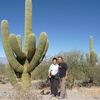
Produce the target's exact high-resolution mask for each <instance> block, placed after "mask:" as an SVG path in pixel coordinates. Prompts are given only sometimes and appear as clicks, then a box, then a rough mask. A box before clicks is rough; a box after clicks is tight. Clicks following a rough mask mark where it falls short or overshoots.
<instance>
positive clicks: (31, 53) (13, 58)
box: [1, 0, 48, 91]
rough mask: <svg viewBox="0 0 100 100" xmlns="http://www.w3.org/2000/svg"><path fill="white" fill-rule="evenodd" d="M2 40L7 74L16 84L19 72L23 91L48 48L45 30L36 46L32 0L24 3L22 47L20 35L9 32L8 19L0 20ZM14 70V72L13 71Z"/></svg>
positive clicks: (28, 85)
mask: <svg viewBox="0 0 100 100" xmlns="http://www.w3.org/2000/svg"><path fill="white" fill-rule="evenodd" d="M1 30H2V32H1V33H2V42H3V47H4V51H5V54H6V57H7V59H8V61H9V65H8V66H6V69H8V71H9V72H8V74H9V75H8V76H12V77H11V78H9V80H10V82H11V83H12V85H14V84H16V82H17V80H16V74H15V72H17V73H20V74H22V75H21V79H22V83H23V85H22V86H23V89H24V90H25V91H27V90H28V88H29V87H30V83H31V82H30V80H31V77H30V76H31V75H29V74H30V73H31V72H32V71H33V70H34V69H35V68H36V67H37V66H38V65H39V64H40V63H41V62H42V60H43V58H44V56H45V55H46V52H47V50H48V38H47V35H46V33H45V32H42V33H41V34H40V37H39V42H38V45H37V48H36V37H35V34H34V33H33V32H32V0H26V3H25V32H24V48H23V49H22V40H21V36H20V35H17V36H15V35H14V34H12V35H10V34H9V28H8V21H7V20H3V21H2V22H1ZM14 71H15V72H14Z"/></svg>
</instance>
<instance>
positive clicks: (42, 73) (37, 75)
mask: <svg viewBox="0 0 100 100" xmlns="http://www.w3.org/2000/svg"><path fill="white" fill-rule="evenodd" d="M50 64H51V59H50V58H45V59H44V61H43V62H42V63H41V64H40V65H39V66H38V67H37V68H36V69H35V70H34V71H33V72H32V79H33V80H37V79H38V80H43V79H47V77H48V69H49V66H50Z"/></svg>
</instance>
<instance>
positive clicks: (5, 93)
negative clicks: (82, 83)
mask: <svg viewBox="0 0 100 100" xmlns="http://www.w3.org/2000/svg"><path fill="white" fill-rule="evenodd" d="M46 90H48V89H46ZM31 91H34V93H35V96H36V97H37V98H35V99H29V98H25V99H22V98H21V94H20V92H16V91H15V89H14V88H13V87H12V86H11V84H10V83H7V84H0V100H58V99H57V98H55V97H53V98H51V95H50V94H48V95H41V94H40V90H38V89H33V90H32V89H31ZM16 96H17V97H20V98H17V97H16ZM32 96H33V92H31V94H30V97H32ZM61 100H100V87H99V88H98V87H92V88H75V89H73V90H67V98H66V99H61Z"/></svg>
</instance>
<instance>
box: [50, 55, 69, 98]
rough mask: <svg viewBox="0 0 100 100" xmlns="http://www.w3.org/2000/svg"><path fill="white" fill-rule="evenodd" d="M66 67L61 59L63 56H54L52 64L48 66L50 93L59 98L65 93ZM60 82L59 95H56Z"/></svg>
mask: <svg viewBox="0 0 100 100" xmlns="http://www.w3.org/2000/svg"><path fill="white" fill-rule="evenodd" d="M67 75H68V67H67V64H66V63H65V62H64V61H63V57H61V56H59V57H58V58H56V57H54V58H53V59H52V64H51V66H50V67H49V71H48V76H49V79H50V83H51V95H52V96H54V97H58V98H59V99H63V98H65V95H66V80H67V79H68V76H67ZM59 83H60V91H59V93H60V96H58V86H59Z"/></svg>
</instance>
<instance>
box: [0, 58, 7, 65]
mask: <svg viewBox="0 0 100 100" xmlns="http://www.w3.org/2000/svg"><path fill="white" fill-rule="evenodd" d="M7 63H8V61H7V58H6V57H0V64H7Z"/></svg>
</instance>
